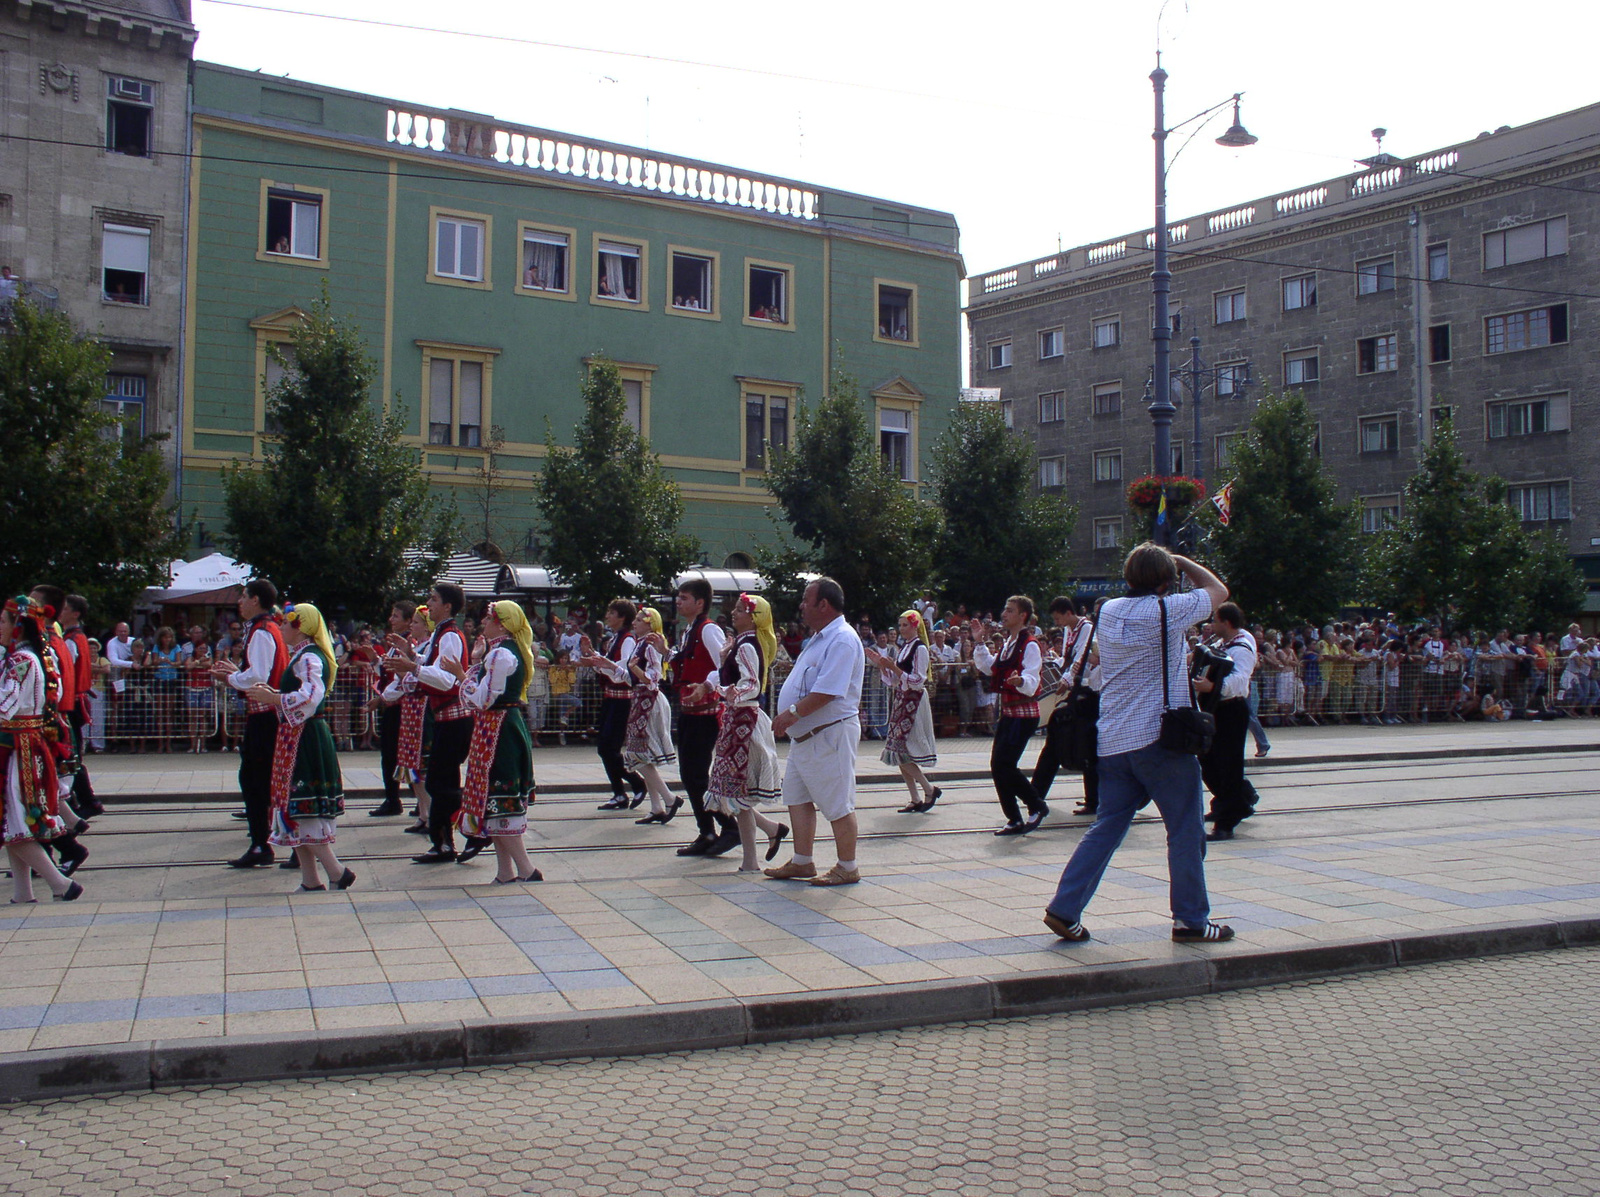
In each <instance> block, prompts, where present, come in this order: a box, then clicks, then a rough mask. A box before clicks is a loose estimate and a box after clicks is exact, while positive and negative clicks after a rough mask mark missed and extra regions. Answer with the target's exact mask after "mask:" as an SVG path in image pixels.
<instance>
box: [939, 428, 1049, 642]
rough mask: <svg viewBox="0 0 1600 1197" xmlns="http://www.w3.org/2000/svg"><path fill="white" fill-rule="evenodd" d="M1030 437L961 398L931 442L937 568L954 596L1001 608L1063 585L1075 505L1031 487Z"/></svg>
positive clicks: (1042, 596)
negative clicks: (938, 515)
mask: <svg viewBox="0 0 1600 1197" xmlns="http://www.w3.org/2000/svg"><path fill="white" fill-rule="evenodd" d="M1034 476H1035V475H1034V448H1033V444H1032V442H1031V441H1029V440H1028V439H1027V438H1026V437H1024V436H1022V435H1021V434H1019V433H1016V432H1013V431H1012V430H1011V429H1009V428H1007V427H1006V422H1005V417H1003V416H1002V415H1001V414H1000V412H999V411H998V410H997V405H996V404H977V403H964V404H961V405H960V407H959V408H958V409H957V411H956V415H955V419H954V420H953V421H952V422H951V424H950V426H949V427H948V428H947V429H946V430H945V432H944V435H943V436H941V437H940V438H939V440H938V441H937V442H936V443H935V445H934V447H933V501H934V503H935V504H936V505H937V506H938V508H939V510H940V511H941V512H942V513H943V516H944V520H943V524H944V526H943V528H942V530H941V531H940V533H939V535H938V537H937V538H936V539H935V541H934V549H933V563H934V569H935V572H936V573H937V574H938V575H939V577H940V578H941V579H943V582H944V588H945V593H946V594H948V595H949V597H950V598H951V599H952V600H957V601H960V602H964V603H966V604H967V606H968V607H970V608H974V609H976V610H982V611H998V610H999V609H1000V608H1001V607H1002V606H1004V605H1005V601H1006V598H1007V596H1008V595H1012V594H1028V595H1032V596H1033V597H1034V599H1035V600H1037V601H1038V602H1040V603H1046V602H1048V601H1049V600H1050V598H1051V596H1053V595H1055V594H1058V593H1060V592H1061V591H1062V590H1063V589H1065V588H1066V585H1067V579H1068V577H1069V576H1070V573H1071V569H1070V559H1069V557H1068V554H1067V539H1068V537H1070V536H1071V535H1072V529H1073V525H1074V524H1075V523H1076V521H1077V515H1078V513H1077V509H1076V508H1075V507H1073V505H1072V504H1071V503H1069V502H1068V501H1067V500H1066V499H1065V498H1063V497H1062V496H1061V495H1059V494H1037V493H1035V490H1034V484H1033V481H1034Z"/></svg>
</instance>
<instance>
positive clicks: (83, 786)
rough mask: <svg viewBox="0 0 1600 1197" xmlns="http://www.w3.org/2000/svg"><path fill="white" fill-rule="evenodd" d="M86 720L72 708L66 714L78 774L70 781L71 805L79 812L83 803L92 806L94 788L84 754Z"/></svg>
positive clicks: (78, 711) (79, 712) (81, 712)
mask: <svg viewBox="0 0 1600 1197" xmlns="http://www.w3.org/2000/svg"><path fill="white" fill-rule="evenodd" d="M87 722H88V720H87V719H86V718H85V717H84V714H83V711H82V710H80V709H78V708H76V707H75V708H73V709H72V710H70V711H68V712H67V723H68V724H69V725H70V726H71V728H72V750H73V751H74V752H76V753H77V754H78V772H77V774H76V775H75V776H74V777H73V779H72V805H73V807H74V809H78V810H81V809H82V807H83V804H84V803H89V804H90V805H93V804H94V786H93V785H91V784H90V782H89V758H88V756H87V755H86V754H85V753H84V750H83V748H84V745H83V728H84V724H86V723H87Z"/></svg>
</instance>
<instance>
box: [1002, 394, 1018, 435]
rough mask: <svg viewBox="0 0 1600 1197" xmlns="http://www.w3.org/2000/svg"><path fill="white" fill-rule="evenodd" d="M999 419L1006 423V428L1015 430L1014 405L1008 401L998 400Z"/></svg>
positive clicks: (1015, 415) (1015, 412) (1015, 416)
mask: <svg viewBox="0 0 1600 1197" xmlns="http://www.w3.org/2000/svg"><path fill="white" fill-rule="evenodd" d="M1000 418H1001V419H1002V420H1004V421H1005V422H1006V427H1007V428H1015V427H1016V426H1017V411H1016V404H1015V403H1013V402H1012V401H1011V400H1010V399H1002V400H1000Z"/></svg>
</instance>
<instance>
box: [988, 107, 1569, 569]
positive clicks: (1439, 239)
mask: <svg viewBox="0 0 1600 1197" xmlns="http://www.w3.org/2000/svg"><path fill="white" fill-rule="evenodd" d="M1363 165H1364V166H1366V169H1363V170H1361V171H1360V172H1358V173H1355V174H1351V175H1347V176H1343V177H1340V178H1335V179H1328V180H1326V181H1323V182H1319V183H1315V184H1312V185H1310V186H1307V187H1303V188H1300V189H1297V190H1295V191H1292V192H1288V193H1285V194H1281V195H1271V196H1266V197H1263V198H1260V199H1256V200H1252V201H1249V202H1247V203H1242V204H1239V205H1237V206H1234V207H1231V208H1228V209H1225V210H1222V211H1216V212H1208V213H1205V214H1202V215H1199V216H1194V217H1190V218H1189V219H1187V220H1182V219H1178V220H1173V221H1172V222H1171V246H1172V249H1171V259H1172V261H1171V265H1172V272H1173V283H1172V309H1173V311H1174V313H1176V324H1177V327H1176V330H1175V332H1174V335H1173V341H1172V345H1173V361H1172V366H1173V370H1174V371H1175V373H1176V372H1179V371H1180V370H1181V371H1182V373H1181V376H1180V378H1179V379H1178V380H1177V381H1175V383H1174V389H1173V399H1174V402H1176V403H1177V405H1178V408H1179V411H1178V415H1177V416H1176V418H1175V419H1174V422H1173V428H1172V441H1173V452H1174V459H1175V467H1176V471H1177V472H1179V473H1189V474H1197V473H1198V474H1200V475H1201V476H1203V477H1204V478H1205V480H1206V482H1207V485H1208V488H1209V489H1211V490H1215V489H1216V488H1217V487H1218V486H1220V485H1221V484H1222V483H1224V482H1226V481H1227V480H1228V476H1229V475H1228V469H1227V458H1228V450H1229V445H1230V442H1231V441H1232V440H1233V438H1235V437H1236V436H1237V435H1238V434H1239V431H1240V430H1241V429H1242V428H1243V427H1244V426H1245V425H1246V424H1247V423H1248V421H1249V418H1250V415H1251V412H1252V410H1253V407H1254V403H1255V401H1256V400H1257V399H1258V398H1259V397H1260V396H1261V395H1262V394H1263V393H1264V391H1266V390H1268V389H1271V390H1274V391H1277V390H1281V389H1284V388H1299V389H1300V390H1301V391H1302V393H1303V394H1304V395H1305V396H1306V398H1307V400H1308V401H1309V402H1310V404H1311V407H1312V409H1313V410H1314V411H1315V412H1316V414H1317V417H1318V420H1319V424H1320V429H1319V431H1320V452H1321V454H1322V457H1323V460H1324V461H1325V463H1326V464H1327V466H1328V467H1329V468H1330V470H1331V471H1332V473H1333V475H1334V477H1335V478H1336V479H1337V480H1338V483H1339V490H1340V494H1341V497H1342V498H1344V499H1346V500H1359V501H1360V502H1361V503H1362V504H1363V506H1364V509H1365V510H1364V525H1365V526H1366V528H1367V529H1368V530H1376V529H1379V528H1381V527H1383V526H1385V524H1386V523H1387V522H1389V521H1391V520H1393V519H1395V518H1396V517H1397V516H1398V515H1399V514H1400V509H1401V493H1402V487H1403V485H1404V483H1405V481H1406V479H1407V478H1408V477H1409V476H1410V475H1411V474H1412V473H1413V472H1414V471H1415V469H1416V465H1417V462H1418V459H1419V454H1420V451H1421V449H1422V448H1423V446H1424V445H1425V444H1426V443H1427V440H1428V438H1429V436H1430V434H1431V431H1432V428H1433V426H1434V424H1435V422H1436V421H1437V420H1438V419H1439V418H1440V417H1441V415H1442V414H1443V413H1444V412H1445V411H1449V412H1450V413H1451V414H1452V416H1453V419H1454V422H1455V426H1456V429H1457V433H1458V436H1459V439H1460V442H1461V444H1462V447H1463V448H1464V450H1465V453H1466V456H1467V458H1468V460H1469V462H1470V463H1471V465H1472V467H1473V468H1474V469H1477V470H1480V471H1482V472H1486V473H1488V472H1493V473H1496V474H1498V475H1500V476H1501V477H1502V478H1503V479H1505V480H1506V482H1507V483H1508V484H1509V490H1508V496H1507V497H1508V501H1509V502H1510V503H1511V504H1512V505H1513V506H1514V507H1515V508H1516V509H1517V510H1518V511H1519V512H1520V514H1521V515H1522V518H1523V519H1524V520H1525V521H1527V522H1528V523H1529V524H1532V525H1536V526H1547V527H1553V528H1556V529H1558V530H1559V531H1560V532H1561V533H1562V534H1563V535H1564V536H1566V537H1567V538H1568V540H1569V543H1570V545H1571V551H1572V553H1573V554H1574V556H1575V557H1576V558H1578V561H1579V564H1580V565H1581V566H1582V567H1583V568H1584V569H1585V572H1586V573H1587V574H1588V575H1589V576H1591V577H1595V576H1600V450H1597V448H1596V438H1595V432H1596V430H1597V428H1600V398H1597V396H1596V384H1597V383H1600V358H1597V355H1596V343H1594V342H1590V341H1588V339H1587V338H1588V335H1589V334H1590V333H1591V332H1593V331H1594V329H1593V328H1592V327H1591V324H1590V321H1591V319H1594V318H1595V317H1596V316H1600V291H1597V289H1596V287H1595V286H1594V280H1595V279H1596V277H1597V266H1600V245H1597V244H1596V238H1597V237H1600V105H1594V106H1591V107H1587V108H1582V109H1578V110H1576V111H1573V112H1568V113H1563V114H1561V115H1559V116H1553V117H1549V118H1547V119H1544V120H1540V121H1535V122H1533V123H1531V124H1527V125H1523V126H1520V127H1517V128H1510V127H1502V128H1500V129H1498V130H1496V131H1494V132H1493V133H1487V132H1486V133H1482V134H1479V135H1478V136H1477V137H1476V138H1474V139H1473V140H1470V141H1465V142H1462V143H1461V144H1458V145H1454V146H1449V147H1446V148H1444V149H1439V150H1434V151H1432V152H1430V153H1426V154H1422V155H1419V156H1416V157H1410V158H1404V159H1402V158H1396V157H1393V156H1391V155H1386V154H1380V155H1379V156H1378V157H1376V158H1374V159H1371V160H1369V161H1368V163H1366V164H1363ZM1152 243H1153V234H1152V233H1151V231H1150V230H1149V229H1141V230H1139V231H1137V232H1132V233H1129V234H1127V235H1125V236H1121V237H1116V238H1112V239H1110V240H1108V241H1104V242H1101V243H1098V244H1095V245H1084V246H1079V247H1077V248H1075V249H1070V250H1065V251H1062V252H1059V253H1055V254H1051V255H1049V256H1047V257H1043V258H1039V259H1036V260H1033V261H1029V262H1022V263H1019V264H1017V265H1015V266H1009V267H1006V268H1003V269H999V270H991V271H988V272H985V273H982V274H977V275H974V276H972V277H971V278H969V279H968V301H967V309H966V311H967V319H968V322H969V327H970V331H971V344H972V354H973V361H972V367H971V380H972V383H973V386H974V387H978V388H990V389H991V391H992V389H994V388H998V390H999V398H1000V402H1001V403H1002V404H1004V405H1005V409H1006V411H1007V412H1008V415H1009V417H1010V418H1011V420H1012V422H1013V425H1014V427H1016V428H1018V429H1021V430H1023V431H1024V432H1026V433H1027V434H1028V435H1029V436H1031V437H1033V438H1034V439H1035V440H1036V442H1037V445H1038V461H1039V485H1040V486H1041V487H1060V488H1062V490H1063V491H1064V493H1066V494H1067V495H1069V496H1070V497H1071V498H1072V499H1073V501H1074V502H1076V503H1077V504H1078V508H1079V513H1080V514H1079V523H1078V531H1077V534H1076V537H1075V539H1074V543H1073V545H1072V551H1073V559H1074V561H1075V563H1076V564H1077V567H1078V570H1079V572H1080V574H1082V575H1083V576H1084V578H1085V579H1101V578H1105V577H1108V576H1116V575H1117V573H1118V566H1119V562H1120V557H1121V552H1122V551H1123V548H1124V547H1125V545H1124V541H1125V538H1126V535H1127V529H1128V520H1127V511H1126V499H1125V492H1126V488H1127V485H1128V483H1129V482H1131V481H1132V480H1134V479H1136V478H1139V477H1142V476H1144V475H1146V474H1149V473H1151V472H1152V461H1153V451H1152V441H1153V434H1152V426H1151V422H1150V418H1149V415H1148V413H1147V411H1146V408H1147V405H1148V403H1149V398H1148V396H1147V392H1146V388H1147V385H1148V384H1149V382H1150V375H1151V360H1152V345H1151V338H1150V328H1151V324H1152V322H1153V307H1152V303H1151V295H1150V271H1151V269H1152V263H1153V254H1152V252H1151V245H1152ZM1194 336H1198V337H1199V338H1200V356H1201V360H1202V362H1203V364H1204V365H1205V367H1206V369H1207V371H1208V373H1206V374H1204V375H1203V376H1202V379H1201V381H1202V387H1201V403H1200V408H1199V410H1200V415H1201V431H1200V437H1199V440H1198V443H1195V437H1194V431H1193V429H1194V424H1193V414H1194V409H1193V407H1192V406H1191V402H1190V398H1189V390H1190V389H1191V388H1190V384H1189V374H1188V370H1187V366H1188V363H1189V360H1190V353H1191V343H1190V339H1191V337H1194Z"/></svg>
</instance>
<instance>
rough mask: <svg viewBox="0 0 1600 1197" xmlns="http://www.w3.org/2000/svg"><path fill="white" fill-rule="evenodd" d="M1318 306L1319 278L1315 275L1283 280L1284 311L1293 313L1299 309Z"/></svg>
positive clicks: (1301, 275)
mask: <svg viewBox="0 0 1600 1197" xmlns="http://www.w3.org/2000/svg"><path fill="white" fill-rule="evenodd" d="M1316 306H1317V276H1316V275H1314V274H1299V275H1296V276H1295V277H1294V278H1286V279H1284V280H1283V310H1284V311H1286V312H1292V311H1294V310H1295V309H1297V308H1314V307H1316Z"/></svg>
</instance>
